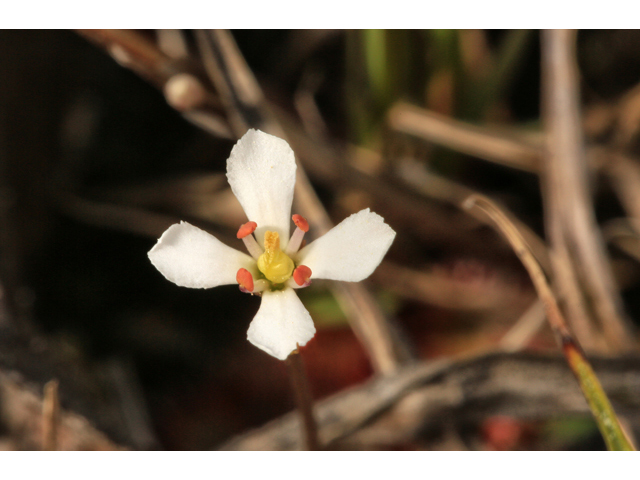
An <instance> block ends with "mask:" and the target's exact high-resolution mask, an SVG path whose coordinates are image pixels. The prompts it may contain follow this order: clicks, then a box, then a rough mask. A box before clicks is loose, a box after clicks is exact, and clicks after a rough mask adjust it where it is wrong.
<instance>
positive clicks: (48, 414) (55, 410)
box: [42, 380, 60, 450]
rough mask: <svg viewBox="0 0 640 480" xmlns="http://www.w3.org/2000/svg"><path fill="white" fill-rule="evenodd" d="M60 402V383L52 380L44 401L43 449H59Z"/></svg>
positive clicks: (46, 386)
mask: <svg viewBox="0 0 640 480" xmlns="http://www.w3.org/2000/svg"><path fill="white" fill-rule="evenodd" d="M59 416H60V402H59V401H58V381H57V380H51V381H50V382H48V383H47V384H46V385H45V386H44V399H43V401H42V449H43V450H57V449H58V422H59V418H58V417H59Z"/></svg>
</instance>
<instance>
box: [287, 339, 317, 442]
mask: <svg viewBox="0 0 640 480" xmlns="http://www.w3.org/2000/svg"><path fill="white" fill-rule="evenodd" d="M287 366H288V367H289V378H290V380H291V387H292V388H293V393H294V396H295V399H296V404H297V406H298V411H299V412H300V420H301V421H302V423H303V425H304V428H303V429H302V430H303V431H304V445H305V448H306V450H318V449H319V446H320V444H319V442H318V426H317V424H316V421H315V418H314V416H313V396H312V395H311V389H310V388H309V382H308V381H307V375H306V373H305V370H304V363H303V361H302V356H301V355H300V352H298V350H295V351H294V352H292V353H291V355H289V357H287Z"/></svg>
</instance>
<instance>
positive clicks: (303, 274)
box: [293, 265, 311, 286]
mask: <svg viewBox="0 0 640 480" xmlns="http://www.w3.org/2000/svg"><path fill="white" fill-rule="evenodd" d="M309 278H311V269H310V268H309V267H307V266H306V265H300V266H299V267H298V268H296V269H295V270H294V271H293V280H294V281H295V282H296V283H297V284H298V285H300V286H302V285H304V284H305V283H307V282H308V281H309Z"/></svg>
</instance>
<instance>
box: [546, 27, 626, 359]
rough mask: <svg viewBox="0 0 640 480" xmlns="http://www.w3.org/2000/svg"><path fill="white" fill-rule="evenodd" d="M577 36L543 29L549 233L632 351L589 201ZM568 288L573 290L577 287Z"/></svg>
mask: <svg viewBox="0 0 640 480" xmlns="http://www.w3.org/2000/svg"><path fill="white" fill-rule="evenodd" d="M575 40H576V34H575V32H574V31H567V30H549V31H544V32H543V33H542V66H543V76H542V83H543V102H544V103H543V106H544V123H545V132H546V134H547V142H548V158H547V162H546V164H547V182H548V183H547V186H548V188H549V189H550V190H551V193H550V198H549V200H550V201H549V203H548V208H547V210H548V211H547V215H548V216H549V218H550V222H551V223H552V224H550V225H549V226H550V234H551V238H552V243H553V246H554V249H555V250H556V254H558V255H560V256H561V260H560V261H564V262H565V263H567V265H572V266H573V267H577V268H575V269H574V271H578V272H580V273H581V274H582V280H583V282H584V285H585V287H586V288H587V290H588V292H589V294H590V295H591V297H592V298H593V303H594V309H595V312H596V314H597V316H598V319H599V321H600V323H601V326H602V329H603V331H604V333H605V335H606V337H607V340H608V342H609V343H610V344H611V346H613V347H615V348H619V349H623V350H629V349H631V348H632V347H633V342H632V339H633V337H632V335H631V330H630V328H629V325H628V324H627V322H626V319H625V318H624V314H623V311H622V301H621V299H620V295H619V292H618V290H617V287H616V285H615V281H614V279H613V274H612V272H611V267H610V265H609V263H608V259H607V255H606V251H605V248H604V243H603V241H602V238H601V236H600V231H599V229H598V225H597V223H596V220H595V215H594V212H593V208H592V206H591V198H590V193H589V186H588V172H587V163H586V161H585V155H584V141H583V137H582V131H581V130H580V128H581V119H580V107H579V87H578V71H577V64H576V61H575ZM571 255H574V257H573V258H571ZM569 268H571V267H569ZM557 273H560V276H559V278H560V279H565V278H566V275H562V272H557ZM566 290H568V291H569V292H570V291H572V290H573V288H572V289H566ZM572 318H574V319H577V318H578V317H577V316H576V315H574V316H573V317H572ZM576 326H578V325H576ZM580 327H581V328H584V329H585V331H586V330H587V328H589V327H588V326H587V324H586V322H585V324H583V325H580Z"/></svg>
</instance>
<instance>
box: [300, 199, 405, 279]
mask: <svg viewBox="0 0 640 480" xmlns="http://www.w3.org/2000/svg"><path fill="white" fill-rule="evenodd" d="M395 236H396V232H394V231H393V229H392V228H391V227H390V226H389V225H387V224H386V223H384V219H383V218H382V217H381V216H380V215H378V214H376V213H373V212H370V211H369V209H368V208H366V209H364V210H361V211H360V212H358V213H354V214H353V215H351V216H350V217H347V218H345V219H344V220H343V221H342V222H341V223H340V224H339V225H336V226H335V227H333V228H332V229H331V230H330V231H329V232H328V233H327V234H326V235H323V236H322V237H320V238H319V239H317V240H316V241H314V242H311V243H310V244H309V245H307V246H306V247H304V248H303V249H302V250H300V252H298V255H297V260H298V264H302V265H306V266H307V267H309V268H310V269H311V280H313V279H314V278H327V279H329V280H342V281H345V282H359V281H360V280H364V279H365V278H367V277H368V276H369V275H371V274H372V273H373V271H374V270H375V269H376V267H377V266H378V265H380V262H381V261H382V258H383V257H384V255H385V254H386V253H387V250H389V247H390V246H391V243H392V242H393V239H394V238H395Z"/></svg>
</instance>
